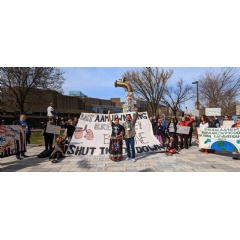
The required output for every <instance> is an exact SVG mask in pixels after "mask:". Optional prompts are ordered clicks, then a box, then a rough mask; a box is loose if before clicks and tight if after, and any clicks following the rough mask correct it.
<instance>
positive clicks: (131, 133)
mask: <svg viewBox="0 0 240 240" xmlns="http://www.w3.org/2000/svg"><path fill="white" fill-rule="evenodd" d="M137 118H138V108H135V116H134V118H133V119H132V120H131V115H130V114H127V116H126V122H124V123H123V127H124V130H125V135H124V138H125V143H126V147H127V160H129V159H131V158H132V159H133V160H134V162H136V159H135V143H134V137H135V135H136V131H135V124H136V121H137ZM130 146H131V151H130Z"/></svg>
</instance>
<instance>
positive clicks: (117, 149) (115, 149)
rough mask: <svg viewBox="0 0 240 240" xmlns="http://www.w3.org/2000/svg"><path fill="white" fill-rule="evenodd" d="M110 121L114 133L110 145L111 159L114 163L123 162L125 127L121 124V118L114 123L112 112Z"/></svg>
mask: <svg viewBox="0 0 240 240" xmlns="http://www.w3.org/2000/svg"><path fill="white" fill-rule="evenodd" d="M108 121H109V122H110V125H111V127H112V133H111V137H110V144H109V158H110V159H111V160H112V161H116V162H118V161H121V160H122V144H123V136H124V127H123V126H122V125H120V124H119V118H115V120H114V122H113V121H112V119H111V117H110V110H109V111H108Z"/></svg>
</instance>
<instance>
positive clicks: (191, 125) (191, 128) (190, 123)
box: [185, 115, 194, 147]
mask: <svg viewBox="0 0 240 240" xmlns="http://www.w3.org/2000/svg"><path fill="white" fill-rule="evenodd" d="M190 119H192V118H191V116H190V115H187V116H186V118H185V120H186V121H188V120H190ZM193 122H194V120H193V121H192V122H189V123H188V124H187V126H188V127H190V130H189V134H188V146H190V147H191V146H192V134H193Z"/></svg>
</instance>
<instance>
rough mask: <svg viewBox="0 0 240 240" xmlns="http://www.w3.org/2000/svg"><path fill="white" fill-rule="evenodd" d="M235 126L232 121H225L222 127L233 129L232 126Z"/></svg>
mask: <svg viewBox="0 0 240 240" xmlns="http://www.w3.org/2000/svg"><path fill="white" fill-rule="evenodd" d="M233 124H234V121H231V120H227V121H226V120H225V121H223V122H222V127H223V128H231V127H232V125H233Z"/></svg>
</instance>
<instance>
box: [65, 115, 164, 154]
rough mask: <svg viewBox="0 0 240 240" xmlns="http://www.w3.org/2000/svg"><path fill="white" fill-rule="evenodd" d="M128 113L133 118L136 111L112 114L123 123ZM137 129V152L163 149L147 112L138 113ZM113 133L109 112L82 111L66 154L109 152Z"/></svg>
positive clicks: (124, 149) (124, 146)
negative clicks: (154, 133)
mask: <svg viewBox="0 0 240 240" xmlns="http://www.w3.org/2000/svg"><path fill="white" fill-rule="evenodd" d="M126 114H131V116H132V118H133V117H134V114H135V113H134V112H131V113H119V114H111V118H112V119H113V120H114V119H115V118H116V117H118V118H119V119H120V124H121V125H122V124H123V122H124V121H125V118H126ZM135 130H136V136H135V150H136V153H143V152H153V151H159V150H163V149H162V148H161V145H160V143H159V141H158V140H157V139H156V137H155V136H154V135H153V130H152V125H151V123H150V121H149V119H148V114H147V112H141V113H138V119H137V121H136V125H135ZM111 133H112V127H111V125H110V123H109V122H108V115H107V114H95V113H82V114H81V115H80V118H79V120H78V124H77V127H76V130H75V132H74V134H73V137H72V140H71V142H70V144H69V147H68V150H67V152H66V155H68V156H74V155H76V156H77V155H101V154H108V151H109V143H110V136H111ZM124 153H126V145H125V141H123V154H124Z"/></svg>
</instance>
